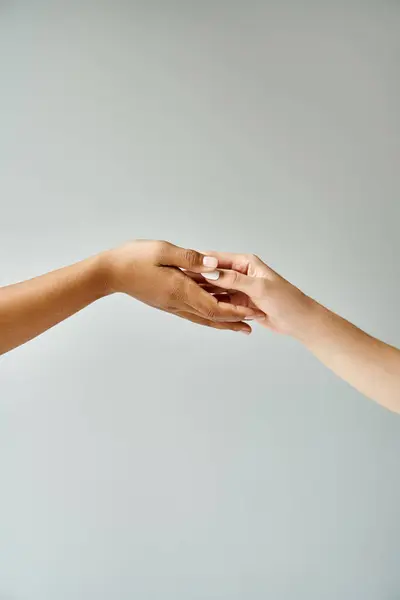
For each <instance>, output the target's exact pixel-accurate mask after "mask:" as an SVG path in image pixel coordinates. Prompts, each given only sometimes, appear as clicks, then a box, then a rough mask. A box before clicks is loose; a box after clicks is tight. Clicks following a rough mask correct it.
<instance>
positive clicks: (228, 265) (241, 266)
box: [207, 250, 250, 273]
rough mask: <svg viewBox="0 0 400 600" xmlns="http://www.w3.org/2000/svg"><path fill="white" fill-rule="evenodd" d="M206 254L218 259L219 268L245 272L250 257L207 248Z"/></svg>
mask: <svg viewBox="0 0 400 600" xmlns="http://www.w3.org/2000/svg"><path fill="white" fill-rule="evenodd" d="M207 255H208V256H212V257H214V258H216V259H218V268H219V269H232V270H234V271H238V272H239V273H247V269H248V267H249V264H250V257H249V256H248V255H246V254H237V253H234V252H216V251H215V250H209V251H207Z"/></svg>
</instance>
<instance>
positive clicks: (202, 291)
mask: <svg viewBox="0 0 400 600" xmlns="http://www.w3.org/2000/svg"><path fill="white" fill-rule="evenodd" d="M103 264H104V268H105V272H106V280H107V286H108V292H109V293H112V292H123V293H126V294H129V295H130V296H132V297H134V298H136V299H138V300H140V301H142V302H144V303H146V304H148V305H150V306H153V307H155V308H158V309H160V310H164V311H166V312H170V313H173V314H175V315H177V316H179V317H182V318H184V319H187V320H189V321H192V322H193V323H198V324H200V325H205V326H208V327H213V328H216V329H230V330H233V331H241V332H243V333H247V334H249V333H251V327H250V326H249V325H248V324H247V323H244V322H243V320H244V319H254V318H257V317H260V316H263V313H262V311H261V310H259V309H257V308H255V307H251V306H246V305H244V304H242V303H239V304H238V305H236V304H235V303H234V302H233V301H231V302H229V303H227V302H223V301H222V302H221V301H220V300H219V298H218V297H216V296H214V295H212V294H210V293H209V292H208V289H207V288H208V287H209V286H207V284H206V283H205V280H204V279H203V278H202V276H201V275H200V273H208V272H212V271H214V270H215V268H216V267H217V265H218V258H217V257H215V256H205V255H204V254H201V253H200V252H197V251H195V250H190V249H189V250H188V249H185V248H180V247H179V246H175V245H174V244H171V243H169V242H164V241H150V240H138V241H133V242H129V243H128V244H126V245H124V246H121V247H120V248H116V249H114V250H111V251H108V252H106V253H104V255H103ZM185 271H188V272H191V273H195V274H197V275H198V276H199V279H200V280H201V282H202V283H203V285H202V286H200V285H199V284H198V283H197V282H196V281H194V279H193V277H189V276H188V275H187V274H186V273H185Z"/></svg>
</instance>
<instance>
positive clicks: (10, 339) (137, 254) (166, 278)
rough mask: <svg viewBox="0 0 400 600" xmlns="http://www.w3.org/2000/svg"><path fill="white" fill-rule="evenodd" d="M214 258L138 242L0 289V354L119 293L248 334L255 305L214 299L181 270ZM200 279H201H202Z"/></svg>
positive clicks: (202, 266)
mask: <svg viewBox="0 0 400 600" xmlns="http://www.w3.org/2000/svg"><path fill="white" fill-rule="evenodd" d="M216 266H217V260H216V259H213V258H210V257H209V258H208V263H207V257H205V256H204V255H203V254H201V253H199V252H196V251H195V250H188V249H185V248H179V247H178V246H174V245H173V244H170V243H168V242H160V241H147V240H140V241H134V242H130V243H128V244H125V245H124V246H121V247H120V248H116V249H114V250H109V251H106V252H103V253H101V254H99V255H97V256H94V257H92V258H88V259H86V260H83V261H81V262H79V263H77V264H74V265H71V266H68V267H65V268H63V269H59V270H57V271H53V272H51V273H47V274H46V275H42V276H40V277H36V278H34V279H31V280H29V281H24V282H22V283H18V284H15V285H10V286H6V287H3V288H0V354H4V353H5V352H8V351H9V350H12V349H13V348H15V347H17V346H20V345H21V344H24V343H25V342H27V341H28V340H30V339H32V338H34V337H36V336H38V335H40V334H41V333H43V332H44V331H46V330H47V329H49V328H50V327H53V326H54V325H56V324H57V323H59V322H60V321H63V320H64V319H67V318H68V317H70V316H71V315H73V314H74V313H76V312H78V311H80V310H82V309H83V308H85V307H86V306H88V305H89V304H91V303H92V302H95V301H96V300H99V299H100V298H103V297H104V296H108V295H110V294H114V293H125V294H128V295H130V296H132V297H133V298H136V299H137V300H140V301H141V302H144V303H146V304H149V305H150V306H153V307H154V308H158V309H160V310H163V311H166V312H170V313H173V314H175V315H177V316H179V317H182V318H184V319H188V320H189V321H192V322H193V323H197V324H200V325H205V326H208V327H214V328H216V329H228V330H232V331H241V332H243V333H246V334H248V333H250V332H251V328H250V326H249V325H248V324H247V323H244V322H243V319H250V318H254V317H257V316H260V315H262V312H261V311H259V310H258V309H256V310H254V309H252V308H251V307H245V306H237V307H236V306H234V305H230V304H228V303H221V302H219V301H218V300H217V299H216V298H215V297H214V296H212V295H211V294H209V293H208V292H207V286H206V288H205V289H204V288H202V287H200V286H199V285H198V284H197V283H195V282H194V281H193V280H192V279H191V278H190V277H188V276H187V275H185V273H184V272H183V271H182V269H186V270H190V271H192V272H197V273H200V272H207V271H211V270H213V269H215V267H216ZM203 281H204V280H203Z"/></svg>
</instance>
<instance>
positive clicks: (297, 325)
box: [288, 293, 323, 344]
mask: <svg viewBox="0 0 400 600" xmlns="http://www.w3.org/2000/svg"><path fill="white" fill-rule="evenodd" d="M322 310H323V307H322V306H321V305H320V304H318V302H316V301H315V300H313V299H312V298H310V297H309V296H306V295H305V294H303V293H301V298H300V299H299V303H298V307H297V310H294V311H293V313H292V319H291V320H290V323H289V326H288V330H289V331H288V333H289V334H290V335H291V336H292V337H294V338H295V339H297V340H298V341H299V342H301V343H303V344H307V342H308V341H309V340H310V339H311V338H312V337H313V336H314V335H315V331H316V329H317V328H318V321H319V320H320V319H321V312H322Z"/></svg>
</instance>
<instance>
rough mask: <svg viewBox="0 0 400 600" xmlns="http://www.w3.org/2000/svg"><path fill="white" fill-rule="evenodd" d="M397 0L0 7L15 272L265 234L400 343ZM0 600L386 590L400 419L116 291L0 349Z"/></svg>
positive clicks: (28, 273)
mask: <svg viewBox="0 0 400 600" xmlns="http://www.w3.org/2000/svg"><path fill="white" fill-rule="evenodd" d="M399 31H400V5H399V4H398V3H397V2H389V1H387V2H382V1H381V0H380V1H376V2H371V3H356V2H346V3H344V4H342V5H340V3H339V4H338V3H337V2H331V3H324V2H322V3H321V2H319V3H314V4H311V3H310V4H307V3H303V2H298V3H292V4H291V3H289V2H278V1H276V2H255V1H254V2H251V1H250V2H249V1H244V0H243V1H241V2H228V1H226V2H220V1H216V2H211V1H210V2H203V1H200V0H199V1H198V2H183V1H182V2H179V1H168V0H167V1H161V0H160V1H158V2H153V1H145V0H143V1H141V2H134V1H132V2H128V1H126V2H122V1H119V2H118V1H116V2H114V1H112V0H109V1H108V2H101V1H99V2H95V1H93V2H88V1H82V2H78V1H76V2H67V1H65V2H50V1H49V2H44V1H43V2H35V1H26V2H23V1H15V2H13V1H12V0H9V1H3V2H1V3H0V67H1V79H0V86H1V90H0V203H1V211H0V263H1V269H0V283H1V284H3V285H5V284H8V283H13V282H16V281H19V280H22V279H26V278H29V277H32V276H34V275H37V274H40V273H43V272H46V271H48V270H50V269H54V268H57V267H59V266H62V265H65V264H68V263H71V262H74V261H76V260H79V259H81V258H84V257H85V256H87V255H89V254H92V253H95V252H97V251H99V250H102V249H105V248H107V247H110V246H113V245H115V244H118V243H121V242H123V241H125V240H127V239H131V238H137V237H147V238H155V239H157V238H161V239H168V240H171V241H173V242H175V243H178V244H181V245H187V246H189V247H195V248H199V249H207V248H215V249H221V250H231V251H237V252H255V253H257V254H259V255H260V256H261V257H263V258H264V259H265V260H266V261H267V262H268V263H269V264H271V266H273V267H274V268H275V269H277V270H278V271H279V272H281V273H282V274H283V275H284V276H286V277H287V278H289V279H290V280H291V281H293V282H294V283H295V284H297V285H298V286H300V287H301V288H302V289H304V290H305V291H306V292H307V293H309V294H311V295H312V296H314V297H315V298H317V299H318V300H319V301H321V302H323V303H325V304H327V305H328V306H329V307H331V308H333V309H334V310H336V311H337V312H339V313H341V314H343V315H344V316H346V317H347V318H349V319H350V320H353V321H355V322H356V323H357V324H358V325H359V326H361V327H363V328H365V329H366V330H367V331H369V332H370V333H372V334H374V335H376V336H378V337H381V338H383V339H385V340H386V341H388V342H390V343H393V344H395V345H400V321H399V306H400V285H399V267H398V256H399V221H400V208H399V192H400V183H399V156H400V144H399V134H400V118H399V105H400V99H399V92H400V83H399V59H400V35H399ZM0 380H1V384H0V395H1V399H0V469H1V476H0V482H1V494H0V598H1V600H72V599H73V600H88V599H90V600H92V599H93V600H109V599H110V598H113V599H117V600H131V599H133V598H135V599H138V600H264V599H266V598H271V599H273V600H299V599H300V600H317V599H318V600H320V599H321V598H323V599H324V600H337V599H338V598H342V599H345V600H347V599H351V600H395V599H397V598H399V597H400V569H399V563H400V467H399V456H400V420H399V417H397V416H395V415H393V414H391V413H390V412H387V411H386V410H384V409H383V408H381V407H379V406H377V405H375V404H374V403H372V402H370V401H368V400H366V399H364V398H363V397H361V396H360V395H359V394H358V393H357V392H356V391H354V390H353V389H351V388H350V387H349V386H348V385H347V384H345V383H343V382H342V381H340V380H338V379H337V378H335V376H334V375H333V374H331V373H330V372H329V371H328V370H326V369H325V368H324V367H323V366H321V365H320V364H319V363H318V362H317V361H316V360H315V359H314V358H313V357H312V356H311V355H310V354H308V353H307V352H306V350H304V349H303V348H302V347H301V346H300V345H298V344H297V343H295V342H294V341H292V340H291V339H288V338H285V337H280V336H276V335H273V334H271V333H269V332H267V331H266V330H263V329H261V328H256V331H255V332H254V334H253V336H252V337H250V338H246V337H244V336H241V335H236V334H234V333H225V332H218V331H212V330H208V329H206V328H200V327H197V326H193V325H191V324H189V323H187V322H184V321H182V320H179V319H177V318H175V317H172V316H169V315H166V314H163V313H160V312H157V311H154V310H152V309H149V308H147V307H145V306H143V305H140V304H139V303H137V302H135V301H133V300H131V299H130V298H127V297H122V296H120V297H111V298H107V299H106V300H104V301H101V302H99V303H98V304H96V305H93V306H92V307H90V308H88V309H86V310H85V311H83V312H82V313H80V314H78V315H77V316H75V317H73V318H72V319H70V320H69V321H67V322H65V323H63V324H61V325H59V326H58V327H56V328H54V329H53V330H51V331H50V332H48V333H46V334H44V335H43V336H41V337H40V338H39V339H36V340H35V341H33V342H31V343H29V344H27V345H25V346H23V347H21V348H19V349H17V350H15V351H13V352H11V353H9V354H7V355H5V356H3V357H2V358H1V359H0Z"/></svg>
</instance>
